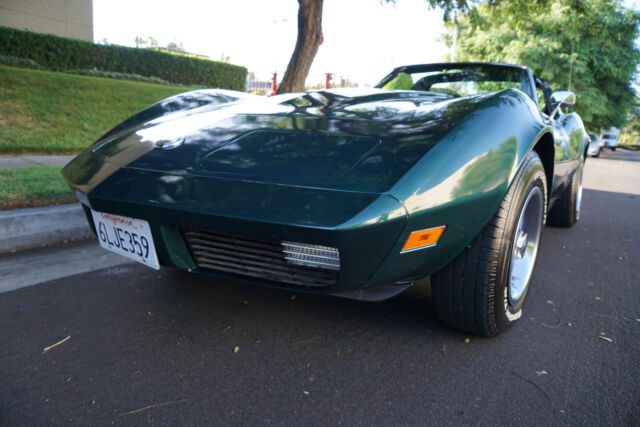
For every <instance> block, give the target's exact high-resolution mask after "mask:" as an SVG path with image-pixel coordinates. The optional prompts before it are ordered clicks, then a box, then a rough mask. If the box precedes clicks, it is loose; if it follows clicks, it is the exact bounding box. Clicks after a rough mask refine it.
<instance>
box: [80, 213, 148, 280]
mask: <svg viewBox="0 0 640 427" xmlns="http://www.w3.org/2000/svg"><path fill="white" fill-rule="evenodd" d="M91 215H92V216H93V223H94V224H95V226H96V232H97V235H98V242H100V246H102V247H103V248H105V249H108V250H110V251H112V252H115V253H117V254H119V255H122V256H125V257H127V258H130V259H132V260H134V261H138V262H140V263H142V264H144V265H147V266H149V267H151V268H155V269H156V270H159V269H160V264H159V263H158V256H157V254H156V248H155V246H154V244H153V237H152V236H151V228H150V227H149V223H148V222H147V221H145V220H143V219H137V218H129V217H127V216H120V215H114V214H110V213H104V212H97V211H94V210H93V209H92V210H91Z"/></svg>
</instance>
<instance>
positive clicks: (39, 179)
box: [0, 166, 75, 210]
mask: <svg viewBox="0 0 640 427" xmlns="http://www.w3.org/2000/svg"><path fill="white" fill-rule="evenodd" d="M61 169H62V166H33V167H28V168H16V169H0V210H7V209H19V208H28V207H35V206H45V205H54V204H59V203H72V202H74V201H75V197H74V196H73V193H72V192H71V189H70V188H69V185H68V184H67V182H66V181H65V180H64V178H62V175H60V170H61Z"/></svg>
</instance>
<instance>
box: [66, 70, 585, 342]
mask: <svg viewBox="0 0 640 427" xmlns="http://www.w3.org/2000/svg"><path fill="white" fill-rule="evenodd" d="M392 87H393V89H391V88H392ZM536 89H538V90H540V91H541V93H542V99H543V100H544V103H543V104H541V103H539V101H538V97H537V92H536ZM574 102H575V95H574V94H573V93H572V92H567V91H558V92H552V91H551V87H550V86H549V84H548V83H547V82H545V81H544V80H542V79H540V78H539V77H536V76H534V75H533V74H532V73H531V70H530V69H529V68H527V67H522V66H516V65H508V64H486V63H448V64H425V65H413V66H405V67H399V68H396V69H395V70H393V71H392V72H391V73H390V74H389V75H387V76H386V77H385V78H384V79H383V80H382V81H381V82H380V83H379V84H378V85H377V87H376V88H367V89H331V90H321V91H312V92H305V93H287V94H281V95H276V96H273V97H269V98H265V97H262V96H256V95H249V94H245V93H241V92H233V91H227V90H216V89H210V90H198V91H194V92H187V93H183V94H181V95H176V96H174V97H171V98H168V99H166V100H164V101H160V102H159V103H157V104H154V105H152V106H150V107H149V108H147V109H146V110H144V111H142V112H140V113H138V114H136V115H134V116H133V117H131V118H129V119H127V120H126V121H124V122H123V123H122V124H120V125H119V126H117V127H115V128H114V129H113V130H111V131H110V132H108V133H107V134H106V135H104V136H103V137H101V138H100V139H98V140H97V141H96V142H95V143H94V144H93V145H91V146H90V147H89V148H87V149H86V150H85V151H84V152H82V153H81V154H80V155H79V156H78V157H76V158H75V159H74V160H73V161H72V162H71V163H69V164H68V165H67V166H66V167H65V168H64V170H63V171H62V174H63V175H64V177H65V178H66V179H67V181H68V182H69V183H70V184H71V186H72V187H73V189H74V190H75V192H76V195H77V197H78V199H79V201H80V202H81V203H82V206H83V208H84V211H85V213H86V215H87V219H88V221H89V224H90V225H91V227H92V228H93V230H94V232H95V233H96V234H97V236H98V241H99V243H100V245H102V246H103V247H104V248H106V249H109V250H112V251H114V252H116V253H119V254H121V255H124V256H127V257H129V258H132V259H134V260H136V261H139V262H141V263H143V264H146V265H148V266H149V267H152V268H156V269H158V268H160V266H161V265H163V266H172V267H175V268H180V269H183V270H186V271H190V272H193V273H200V274H208V275H211V276H217V277H223V278H231V279H236V280H244V281H249V282H253V283H257V284H261V285H266V286H273V287H278V288H282V289H289V290H292V291H306V292H311V293H321V294H331V295H336V296H342V297H346V298H355V299H360V300H374V301H376V300H382V299H385V298H390V297H392V296H394V295H397V294H398V293H400V292H402V291H403V290H405V289H407V288H408V287H409V286H411V285H412V284H413V283H414V282H415V281H418V280H420V279H422V278H425V277H427V276H431V285H432V291H433V302H434V304H435V308H436V311H437V313H438V315H439V316H440V318H441V319H442V320H443V321H444V322H446V323H447V324H449V325H451V326H454V327H456V328H459V329H462V330H465V331H469V332H472V333H475V334H478V335H486V336H495V335H498V334H500V333H501V332H504V331H505V330H506V329H508V328H509V327H510V326H511V325H512V324H513V323H514V322H516V321H517V320H518V319H519V318H521V317H522V307H523V304H524V301H525V298H526V296H527V291H528V289H529V285H530V283H531V281H532V280H531V278H532V276H533V271H534V266H535V263H536V259H537V255H538V249H539V248H540V232H541V230H542V227H543V226H544V224H545V219H546V222H547V223H549V224H551V225H555V226H560V227H571V226H572V225H574V224H575V223H576V221H577V220H578V218H579V215H580V204H581V199H582V169H583V164H584V158H585V155H586V146H587V142H588V139H589V138H588V135H587V133H586V131H585V130H584V126H583V123H582V120H581V119H580V116H578V114H577V113H575V112H574V113H565V112H563V110H562V108H563V107H569V106H571V105H573V104H574ZM556 262H560V261H556Z"/></svg>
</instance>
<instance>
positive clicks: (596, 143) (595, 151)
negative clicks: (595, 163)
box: [587, 133, 602, 157]
mask: <svg viewBox="0 0 640 427" xmlns="http://www.w3.org/2000/svg"><path fill="white" fill-rule="evenodd" d="M589 138H591V141H590V142H589V149H588V150H587V154H588V155H590V156H591V157H600V151H602V145H600V138H598V135H596V134H595V133H590V134H589Z"/></svg>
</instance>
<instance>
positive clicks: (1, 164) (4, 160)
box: [0, 154, 76, 169]
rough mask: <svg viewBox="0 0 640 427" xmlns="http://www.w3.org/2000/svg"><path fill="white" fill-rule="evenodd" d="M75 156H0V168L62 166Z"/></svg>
mask: <svg viewBox="0 0 640 427" xmlns="http://www.w3.org/2000/svg"><path fill="white" fill-rule="evenodd" d="M74 157H76V156H75V155H74V154H71V155H66V156H0V169H10V168H25V167H29V166H64V165H66V164H67V163H69V162H70V161H71V159H73V158H74Z"/></svg>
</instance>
